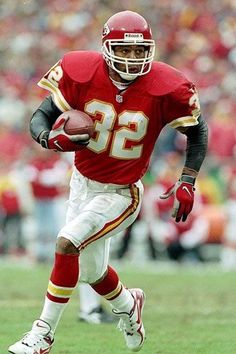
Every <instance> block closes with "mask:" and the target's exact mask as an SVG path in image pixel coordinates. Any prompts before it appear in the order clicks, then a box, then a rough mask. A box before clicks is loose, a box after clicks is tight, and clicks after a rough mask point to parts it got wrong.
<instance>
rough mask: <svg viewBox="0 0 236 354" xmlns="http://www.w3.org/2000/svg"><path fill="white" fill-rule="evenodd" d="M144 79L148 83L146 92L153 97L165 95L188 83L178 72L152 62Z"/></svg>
mask: <svg viewBox="0 0 236 354" xmlns="http://www.w3.org/2000/svg"><path fill="white" fill-rule="evenodd" d="M146 78H147V79H148V81H149V85H148V86H149V88H148V92H149V93H150V94H151V95H153V96H162V95H167V94H169V93H170V92H173V91H174V90H175V89H176V88H177V87H178V86H180V85H182V84H183V83H184V82H188V80H187V79H186V77H185V76H184V75H183V74H182V73H181V72H180V71H178V70H177V69H175V68H173V67H172V66H170V65H168V64H165V63H162V62H154V63H153V66H152V70H151V71H150V73H149V74H148V75H147V76H146Z"/></svg>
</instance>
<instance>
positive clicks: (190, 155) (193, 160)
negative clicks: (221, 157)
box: [184, 117, 208, 172]
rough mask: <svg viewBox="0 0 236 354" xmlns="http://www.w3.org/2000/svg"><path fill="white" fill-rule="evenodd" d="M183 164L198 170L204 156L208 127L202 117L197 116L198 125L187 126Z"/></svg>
mask: <svg viewBox="0 0 236 354" xmlns="http://www.w3.org/2000/svg"><path fill="white" fill-rule="evenodd" d="M184 134H185V135H187V148H186V160H185V166H186V167H188V168H191V169H193V170H195V171H197V172H198V171H199V170H200V168H201V165H202V163H203V160H204V158H205V156H206V152H207V145H208V127H207V123H206V121H205V120H204V119H202V117H199V123H198V125H195V126H193V127H190V128H188V130H187V131H186V132H185V133H184Z"/></svg>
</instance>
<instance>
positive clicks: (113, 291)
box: [91, 266, 123, 300]
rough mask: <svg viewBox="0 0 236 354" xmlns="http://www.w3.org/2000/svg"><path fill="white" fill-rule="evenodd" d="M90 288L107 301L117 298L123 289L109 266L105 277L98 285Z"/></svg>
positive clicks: (116, 275)
mask: <svg viewBox="0 0 236 354" xmlns="http://www.w3.org/2000/svg"><path fill="white" fill-rule="evenodd" d="M91 286H92V288H93V289H94V290H95V291H96V292H97V293H98V294H99V295H102V296H103V297H105V298H106V299H107V300H113V299H115V298H116V297H117V296H119V294H120V293H121V291H122V288H123V286H122V284H121V282H120V280H119V277H118V274H117V273H116V271H115V270H114V269H113V268H112V267H111V266H108V268H107V274H106V275H105V277H104V278H103V279H102V280H101V281H100V282H99V283H97V284H94V285H91Z"/></svg>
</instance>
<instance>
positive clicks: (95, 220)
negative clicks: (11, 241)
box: [58, 169, 143, 284]
mask: <svg viewBox="0 0 236 354" xmlns="http://www.w3.org/2000/svg"><path fill="white" fill-rule="evenodd" d="M142 195H143V185H142V182H141V181H138V182H136V183H134V184H131V185H117V184H103V183H99V182H96V181H93V180H90V179H88V178H86V177H84V176H82V175H81V174H80V173H79V172H78V170H76V169H74V171H73V173H72V176H71V181H70V196H69V200H68V210H67V215H66V225H65V226H64V227H63V228H62V229H61V230H60V231H59V233H58V237H61V236H62V237H65V238H67V239H68V240H70V241H71V242H72V243H73V244H74V245H75V246H76V247H77V248H78V250H79V251H80V252H81V253H80V257H79V260H80V281H83V282H86V283H90V284H92V283H94V282H96V281H97V280H98V279H100V278H101V277H102V276H103V274H104V273H105V271H106V269H107V265H108V259H109V247H110V239H109V238H110V237H111V236H113V235H115V234H117V233H118V232H121V231H123V230H125V229H126V228H127V227H128V226H129V225H131V224H132V223H133V222H134V220H135V219H136V217H137V216H138V213H139V211H140V207H141V200H142Z"/></svg>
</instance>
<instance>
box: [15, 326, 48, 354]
mask: <svg viewBox="0 0 236 354" xmlns="http://www.w3.org/2000/svg"><path fill="white" fill-rule="evenodd" d="M50 332H51V327H50V326H49V324H48V323H46V322H44V321H42V320H37V321H35V322H34V323H33V327H32V329H31V331H30V332H28V333H26V334H25V335H24V337H23V338H22V339H21V340H19V341H18V342H16V343H15V344H12V345H11V346H10V347H9V348H8V352H9V353H12V354H48V353H49V352H50V350H51V348H52V345H53V337H52V335H51V333H50Z"/></svg>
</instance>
